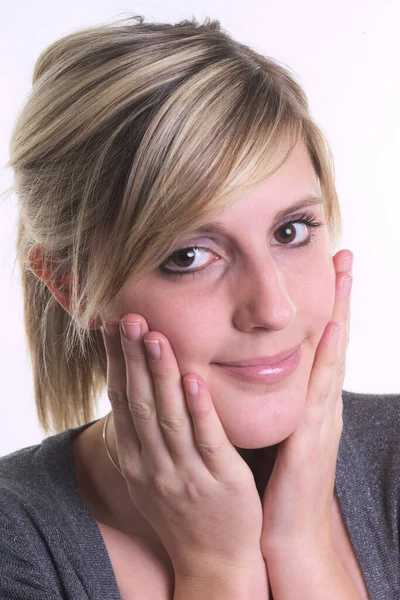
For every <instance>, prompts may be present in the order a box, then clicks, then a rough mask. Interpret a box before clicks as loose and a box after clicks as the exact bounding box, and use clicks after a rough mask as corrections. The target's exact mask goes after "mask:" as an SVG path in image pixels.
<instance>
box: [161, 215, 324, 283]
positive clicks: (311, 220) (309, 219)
mask: <svg viewBox="0 0 400 600" xmlns="http://www.w3.org/2000/svg"><path fill="white" fill-rule="evenodd" d="M292 223H304V224H305V225H307V227H309V228H312V229H318V227H322V225H323V223H322V222H321V221H318V220H317V218H316V217H315V215H307V214H302V215H298V216H295V217H292V219H290V220H289V221H285V222H284V223H282V225H279V226H278V227H277V229H280V228H281V227H283V226H284V225H291V224H292ZM314 238H315V233H310V235H309V236H308V238H307V239H306V240H304V242H300V244H295V245H292V244H291V245H288V246H287V248H288V249H295V248H304V247H305V246H308V245H309V244H311V243H312V241H313V240H314ZM283 246H284V245H283ZM184 250H199V251H200V252H212V251H211V250H210V249H209V248H204V247H202V246H196V245H194V246H187V247H186V248H179V249H178V250H175V252H173V253H172V254H170V256H169V257H168V258H167V260H166V261H164V262H163V263H162V264H161V265H160V267H159V269H160V271H161V272H162V273H163V274H164V275H167V276H168V277H183V276H185V275H193V277H194V276H195V275H197V273H199V272H201V271H205V270H206V269H208V268H209V267H211V266H212V265H213V264H214V263H213V262H212V263H210V264H209V265H207V266H206V267H201V268H200V269H195V270H192V271H183V272H182V273H179V272H178V271H170V270H169V269H166V268H165V265H166V264H167V263H168V262H169V261H170V260H171V258H172V257H173V256H174V254H176V253H177V252H183V251H184Z"/></svg>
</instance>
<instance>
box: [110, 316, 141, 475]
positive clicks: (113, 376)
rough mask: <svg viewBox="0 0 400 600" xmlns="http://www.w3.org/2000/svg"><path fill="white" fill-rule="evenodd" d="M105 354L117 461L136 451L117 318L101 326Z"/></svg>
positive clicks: (138, 442) (135, 435) (135, 434)
mask: <svg viewBox="0 0 400 600" xmlns="http://www.w3.org/2000/svg"><path fill="white" fill-rule="evenodd" d="M103 339H104V346H105V349H106V354H107V394H108V398H109V400H110V403H111V407H112V416H113V424H114V429H115V441H116V447H117V453H118V462H119V463H120V467H121V469H122V464H121V457H122V456H132V457H134V456H136V455H137V454H138V453H139V451H140V441H139V439H138V436H137V433H136V430H135V426H134V423H133V420H132V416H131V414H130V411H129V406H128V401H127V397H126V366H125V359H124V354H123V351H122V346H121V336H120V329H119V319H116V318H113V319H110V321H107V323H105V326H104V327H103Z"/></svg>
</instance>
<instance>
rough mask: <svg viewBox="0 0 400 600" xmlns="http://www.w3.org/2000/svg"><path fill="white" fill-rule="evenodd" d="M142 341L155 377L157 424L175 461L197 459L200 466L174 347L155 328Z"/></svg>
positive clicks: (154, 459)
mask: <svg viewBox="0 0 400 600" xmlns="http://www.w3.org/2000/svg"><path fill="white" fill-rule="evenodd" d="M143 342H144V345H145V348H146V351H147V360H148V365H149V368H150V371H151V374H152V376H153V385H154V395H155V406H156V411H157V419H158V426H159V429H160V431H161V435H162V436H163V439H164V440H165V443H166V445H167V447H168V450H169V453H170V456H171V460H172V462H173V463H174V464H183V463H186V464H187V465H188V466H189V465H192V466H193V467H194V461H195V460H196V459H197V460H198V465H197V466H200V465H201V462H200V457H199V455H198V450H197V448H196V441H195V437H194V432H193V424H192V419H191V415H190V411H189V409H188V406H187V402H186V396H185V390H184V387H183V383H182V375H181V372H180V370H179V366H178V363H177V360H176V356H175V353H174V351H173V349H172V346H171V344H170V343H169V340H168V339H167V338H166V337H165V336H164V335H163V334H162V333H160V332H156V331H152V332H151V333H150V334H146V336H145V337H144V338H143ZM129 383H130V382H129V381H128V386H129ZM151 450H152V449H150V448H149V451H151ZM154 451H155V449H154ZM162 458H163V457H157V456H153V458H152V460H153V461H154V463H155V464H156V463H158V464H161V462H162Z"/></svg>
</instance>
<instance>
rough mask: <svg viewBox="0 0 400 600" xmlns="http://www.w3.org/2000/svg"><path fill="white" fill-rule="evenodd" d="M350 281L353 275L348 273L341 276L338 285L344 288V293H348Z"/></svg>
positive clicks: (351, 281)
mask: <svg viewBox="0 0 400 600" xmlns="http://www.w3.org/2000/svg"><path fill="white" fill-rule="evenodd" d="M352 283H353V277H352V275H351V274H350V273H349V274H348V275H347V276H346V277H343V279H342V281H341V282H340V287H341V288H342V290H344V291H345V292H346V293H348V294H349V293H350V290H351V286H352Z"/></svg>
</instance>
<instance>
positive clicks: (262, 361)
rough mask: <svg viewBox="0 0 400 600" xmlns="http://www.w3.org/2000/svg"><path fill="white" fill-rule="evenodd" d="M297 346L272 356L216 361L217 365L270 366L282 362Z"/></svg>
mask: <svg viewBox="0 0 400 600" xmlns="http://www.w3.org/2000/svg"><path fill="white" fill-rule="evenodd" d="M298 347H299V344H298V345H297V346H293V348H289V349H288V350H284V351H283V352H279V354H275V355H274V356H271V355H269V356H258V357H255V358H247V359H243V360H230V361H226V362H216V363H215V364H217V365H224V366H227V367H259V366H272V365H275V364H277V363H280V362H282V361H283V360H285V359H286V358H288V357H289V356H292V354H294V353H295V352H296V350H297V348H298Z"/></svg>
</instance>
